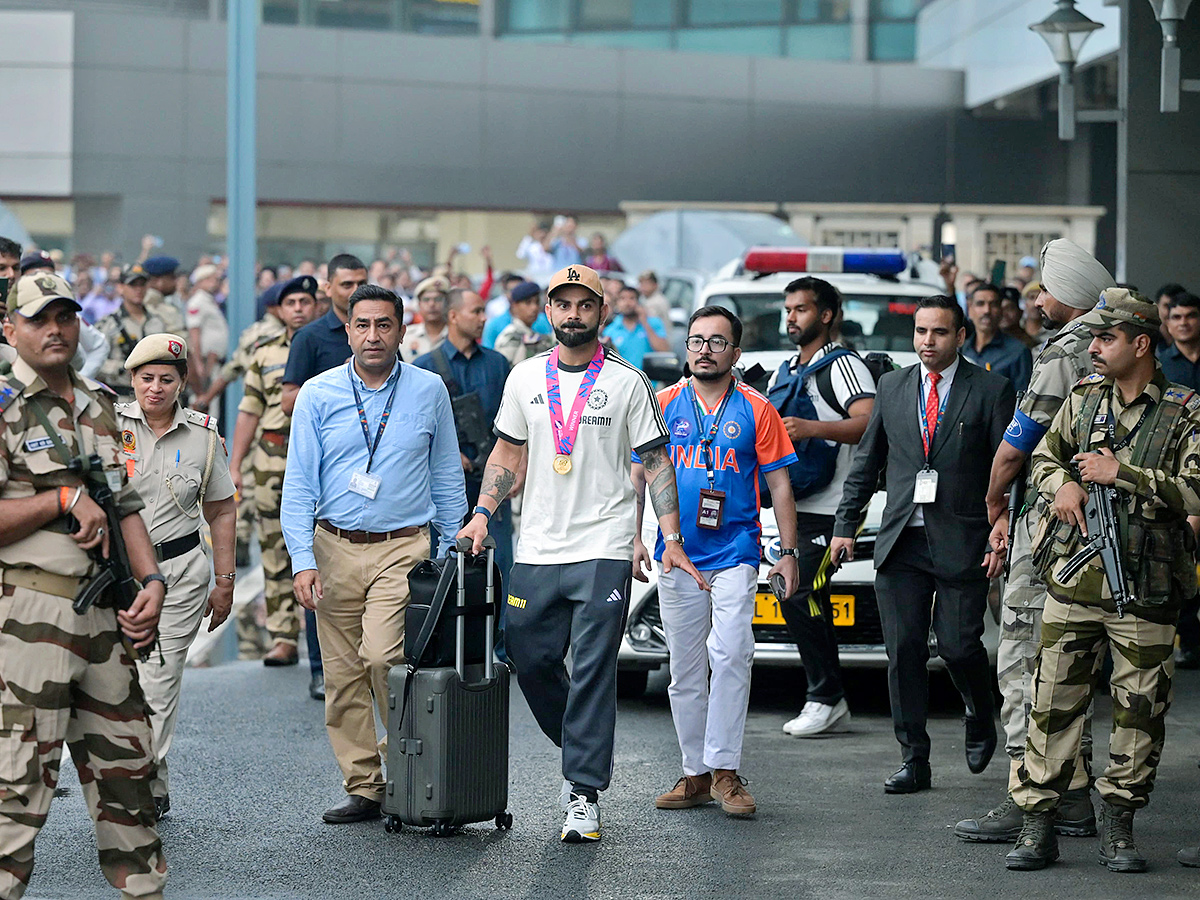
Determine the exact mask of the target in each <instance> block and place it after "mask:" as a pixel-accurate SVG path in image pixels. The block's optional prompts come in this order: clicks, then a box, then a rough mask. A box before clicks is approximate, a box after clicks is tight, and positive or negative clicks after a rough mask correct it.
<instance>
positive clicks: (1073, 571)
mask: <svg viewBox="0 0 1200 900" xmlns="http://www.w3.org/2000/svg"><path fill="white" fill-rule="evenodd" d="M1076 469H1077V471H1078V467H1076ZM1087 491H1088V499H1087V503H1086V504H1085V505H1084V507H1083V516H1084V521H1085V522H1086V523H1087V531H1088V537H1087V543H1086V544H1085V545H1084V546H1083V548H1082V549H1080V550H1079V552H1078V553H1076V554H1075V555H1074V556H1072V557H1071V558H1070V559H1068V560H1067V561H1066V563H1065V564H1064V565H1063V567H1062V568H1061V569H1060V570H1059V572H1058V580H1059V581H1060V582H1066V581H1070V580H1071V579H1072V578H1074V577H1075V576H1076V575H1077V574H1078V573H1079V571H1080V569H1082V568H1083V567H1084V566H1085V565H1087V564H1088V562H1090V561H1091V559H1092V557H1094V556H1099V557H1100V564H1101V565H1102V566H1103V567H1104V578H1105V580H1107V581H1108V590H1109V592H1110V593H1111V594H1112V598H1113V602H1114V603H1115V604H1116V606H1117V617H1118V618H1124V617H1125V607H1126V606H1128V605H1129V604H1130V603H1132V602H1133V601H1134V597H1133V595H1132V593H1130V591H1129V590H1128V588H1127V587H1126V584H1128V581H1127V580H1126V577H1125V562H1124V560H1122V559H1121V534H1120V531H1119V530H1118V528H1117V514H1116V509H1115V508H1114V507H1113V502H1114V501H1115V500H1117V499H1118V498H1119V496H1120V494H1119V493H1118V492H1117V489H1116V488H1115V487H1113V486H1112V485H1108V484H1095V483H1094V482H1093V483H1091V484H1089V485H1088V486H1087Z"/></svg>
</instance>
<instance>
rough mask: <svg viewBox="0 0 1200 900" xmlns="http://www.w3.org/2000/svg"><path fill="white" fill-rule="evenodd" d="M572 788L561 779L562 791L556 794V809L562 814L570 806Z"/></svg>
mask: <svg viewBox="0 0 1200 900" xmlns="http://www.w3.org/2000/svg"><path fill="white" fill-rule="evenodd" d="M572 790H573V787H572V785H571V782H569V781H567V779H565V778H564V779H563V783H562V790H560V791H559V792H558V808H559V809H561V810H562V811H563V812H566V811H567V807H568V806H570V805H571V791H572Z"/></svg>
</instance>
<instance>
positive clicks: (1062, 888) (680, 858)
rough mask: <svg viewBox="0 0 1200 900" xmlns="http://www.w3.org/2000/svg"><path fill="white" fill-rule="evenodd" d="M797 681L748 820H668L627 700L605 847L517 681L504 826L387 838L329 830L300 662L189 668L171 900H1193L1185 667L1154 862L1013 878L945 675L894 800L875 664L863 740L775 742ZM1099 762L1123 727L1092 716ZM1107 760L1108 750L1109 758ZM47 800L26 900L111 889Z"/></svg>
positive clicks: (893, 760)
mask: <svg viewBox="0 0 1200 900" xmlns="http://www.w3.org/2000/svg"><path fill="white" fill-rule="evenodd" d="M798 679H799V676H798V675H796V674H794V673H790V672H786V671H780V670H771V669H762V670H759V671H758V672H757V673H756V675H755V687H754V692H753V695H752V700H751V708H750V717H749V722H748V725H747V730H746V732H747V733H746V752H745V763H744V765H743V772H744V774H745V775H746V776H747V778H748V779H749V781H750V785H749V787H750V790H751V791H752V792H753V794H754V796H755V798H756V799H757V801H758V807H759V813H758V816H757V817H756V818H755V819H753V820H735V819H731V818H729V817H727V816H725V815H724V814H723V813H722V812H721V811H720V809H719V808H717V807H715V806H712V805H710V806H707V807H702V808H699V809H692V810H678V811H660V810H656V809H654V807H653V798H654V796H655V795H656V794H657V793H658V792H660V791H663V790H666V789H668V788H669V787H671V785H672V784H673V783H674V781H675V779H676V777H678V769H679V756H678V747H677V745H676V743H675V736H674V731H673V729H672V725H671V718H670V710H669V707H668V704H667V697H666V679H665V676H664V675H662V674H658V675H655V676H652V677H651V681H650V689H649V691H648V693H647V695H646V697H645V698H644V699H642V700H637V701H623V702H622V704H621V709H620V715H619V720H618V725H617V760H616V772H615V775H614V778H613V785H612V788H611V789H610V790H609V791H608V792H607V793H605V794H604V795H602V798H601V810H602V817H603V833H604V839H603V841H602V842H601V843H599V844H595V845H565V844H562V843H560V842H559V840H558V830H559V827H560V825H561V821H562V815H561V813H560V812H559V810H558V806H557V794H558V788H559V785H560V784H561V775H560V773H559V768H558V758H557V751H556V750H555V748H554V747H553V746H552V745H551V744H550V742H549V741H548V740H546V739H545V738H544V737H543V736H542V734H541V733H540V731H539V730H538V729H537V726H536V725H535V723H534V722H533V719H532V716H531V715H530V713H529V709H528V707H527V706H526V705H525V701H524V699H523V698H521V696H520V692H519V690H517V689H516V688H515V683H514V698H513V719H512V737H511V747H512V760H511V764H510V770H509V775H510V784H511V786H510V810H511V811H512V813H513V815H514V817H515V819H516V821H515V824H514V827H513V830H512V831H511V832H508V833H504V832H497V831H495V830H494V829H493V828H492V826H491V825H490V824H489V825H477V826H471V827H468V828H466V829H464V830H463V832H462V833H461V834H459V835H457V836H453V837H449V838H434V837H432V836H430V835H429V834H428V833H426V832H424V831H421V830H410V829H406V830H405V832H404V833H403V834H400V835H388V834H385V833H384V830H383V825H382V823H381V822H372V823H360V824H355V825H342V826H329V825H324V824H322V823H321V820H320V814H321V812H322V811H323V810H324V809H325V808H326V807H327V806H329V805H331V804H332V803H334V802H337V801H338V800H340V799H341V796H342V795H341V782H340V776H339V773H338V769H337V766H336V764H335V762H334V760H333V756H332V754H331V752H330V749H329V743H328V740H327V738H326V736H325V730H324V726H323V718H322V710H321V706H320V704H318V703H316V702H314V701H312V700H310V699H309V698H308V695H307V691H306V688H307V683H308V673H307V671H306V669H305V667H303V666H301V667H298V668H295V669H284V670H280V669H264V668H263V667H262V666H261V665H260V664H257V663H234V664H230V665H226V666H220V667H217V668H213V669H199V670H189V671H188V673H187V676H186V679H185V682H184V697H183V711H182V715H181V717H180V726H179V732H178V734H177V736H176V740H175V746H174V748H173V750H172V759H171V769H172V781H173V787H172V791H171V799H172V804H173V809H172V812H171V813H170V814H169V816H168V817H167V819H166V820H165V821H164V822H163V823H162V839H163V843H164V844H165V847H166V852H167V861H168V865H169V867H170V881H169V882H168V885H167V896H168V897H174V898H188V900H191V898H264V900H266V898H270V900H282V898H310V897H311V898H317V897H320V898H351V900H373V898H385V897H386V898H414V900H437V898H456V900H457V898H464V900H475V898H479V900H497V898H539V900H541V898H547V900H560V898H561V900H584V898H593V900H601V898H656V900H658V898H661V900H666V898H684V897H688V898H694V897H722V898H726V897H728V898H736V897H752V898H759V897H762V898H774V897H779V898H788V900H797V898H806V897H820V898H822V900H840V898H904V897H919V898H928V897H946V898H976V897H978V898H985V897H986V898H989V900H990V898H1007V897H1027V896H1036V897H1053V898H1055V900H1066V898H1076V897H1078V898H1089V900H1090V898H1097V897H1105V898H1108V897H1144V898H1155V900H1158V898H1172V897H1180V898H1183V897H1188V898H1196V897H1200V870H1197V869H1185V868H1183V867H1181V866H1179V865H1178V864H1177V863H1176V862H1175V851H1176V850H1177V849H1178V848H1180V847H1182V846H1184V845H1185V844H1189V843H1190V844H1191V845H1193V846H1195V844H1196V842H1197V841H1200V815H1198V814H1197V809H1198V803H1197V801H1198V800H1200V770H1198V769H1197V766H1196V764H1197V759H1198V758H1200V673H1198V672H1180V673H1178V676H1177V679H1176V685H1175V706H1174V708H1173V709H1172V710H1171V714H1170V718H1169V720H1168V726H1167V745H1166V751H1165V754H1164V758H1163V763H1162V767H1161V769H1160V770H1159V777H1158V787H1157V790H1156V792H1155V794H1154V797H1153V802H1152V803H1151V806H1150V807H1149V809H1148V810H1147V811H1145V812H1142V813H1139V815H1138V819H1137V822H1136V834H1137V835H1138V838H1139V844H1140V846H1141V847H1142V849H1143V851H1144V852H1145V853H1146V854H1147V856H1148V857H1149V859H1150V863H1151V870H1150V872H1149V873H1148V874H1145V875H1117V874H1112V873H1109V872H1108V871H1107V870H1106V869H1104V868H1103V867H1101V866H1099V865H1098V864H1097V863H1096V840H1095V839H1094V838H1064V839H1061V840H1062V855H1063V860H1062V862H1060V863H1058V864H1057V865H1055V866H1052V867H1051V868H1050V869H1048V870H1046V871H1043V872H1032V873H1011V872H1008V871H1006V870H1005V868H1004V859H1003V858H1004V854H1005V852H1006V851H1007V849H1008V848H1007V847H1006V846H1005V845H987V844H964V843H961V842H959V841H958V840H956V839H955V838H954V837H953V835H952V833H951V828H952V827H953V825H954V823H955V822H956V821H957V820H958V819H960V818H962V817H964V816H967V815H972V816H973V815H978V814H982V813H983V812H985V811H986V810H987V809H989V808H990V807H991V806H992V805H994V803H995V802H997V801H998V800H999V799H1001V798H1002V797H1003V792H1004V785H1005V781H1006V776H1007V766H1006V762H1007V758H1006V757H1004V756H1003V755H1002V753H998V754H997V757H996V759H994V760H993V762H992V765H991V766H990V768H989V769H988V771H987V772H985V773H984V774H983V775H980V776H973V775H971V774H970V773H969V772H968V771H967V767H966V763H965V762H964V760H963V753H962V742H963V736H962V726H961V724H960V720H959V716H960V715H961V707H958V706H957V704H956V701H955V698H954V697H953V692H952V691H950V690H949V689H948V687H947V684H948V682H945V681H944V677H943V678H939V680H937V681H936V682H935V691H934V693H935V714H936V718H935V720H934V721H932V722H931V727H930V732H931V734H932V737H933V747H934V757H933V783H934V788H933V790H932V791H927V792H924V793H921V794H917V795H912V796H906V797H905V796H899V797H897V796H886V795H885V794H884V793H883V787H882V782H883V779H884V778H885V777H886V776H887V775H888V774H890V773H891V772H892V771H893V770H894V769H895V767H896V765H898V760H899V752H898V748H897V745H896V743H895V740H894V738H893V737H892V731H891V721H890V719H889V718H888V716H887V688H886V684H885V680H884V675H883V673H882V672H863V673H855V674H854V676H853V677H852V679H851V685H850V687H851V694H850V700H851V706H852V708H853V709H854V712H855V717H854V721H853V732H852V733H848V734H842V735H837V736H834V737H829V738H825V739H821V740H797V739H795V738H791V737H788V736H787V735H784V734H783V733H782V732H781V731H780V725H781V724H782V723H783V722H784V721H785V720H786V719H787V718H790V717H791V716H793V715H795V714H796V711H797V708H798V706H799V705H800V703H799V702H798V701H797V700H796V699H794V692H795V690H796V688H797V680H798ZM1096 719H1097V722H1098V723H1100V724H1099V727H1098V728H1097V731H1098V732H1100V733H1099V734H1098V735H1097V745H1098V746H1097V753H1098V754H1099V753H1100V752H1101V751H1102V748H1103V747H1104V746H1105V745H1106V735H1107V730H1108V727H1107V723H1108V722H1109V721H1111V718H1110V707H1109V704H1108V702H1107V701H1106V700H1103V699H1101V700H1100V701H1099V702H1098V703H1097V711H1096ZM1098 758H1099V757H1098ZM63 786H64V787H66V788H67V795H66V796H65V797H62V798H60V799H57V800H55V802H54V805H53V808H52V810H51V814H50V818H49V822H48V823H47V825H46V827H45V828H44V829H43V831H42V834H41V837H40V838H39V840H38V843H37V868H36V870H35V872H34V875H33V883H32V885H31V888H30V890H29V892H28V894H27V895H26V896H27V897H31V898H70V900H80V898H89V900H90V898H95V897H108V896H113V894H112V892H111V891H110V890H109V888H108V885H107V884H106V883H105V882H104V880H103V877H102V876H101V874H100V871H99V868H98V866H97V863H96V855H95V844H94V839H93V836H92V830H91V823H90V821H89V819H88V817H87V812H86V810H85V808H84V804H83V801H82V798H81V796H80V793H79V788H78V781H77V780H76V777H75V773H74V770H73V769H72V767H71V766H70V765H64V777H63Z"/></svg>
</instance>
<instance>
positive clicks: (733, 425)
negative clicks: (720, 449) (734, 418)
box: [721, 422, 742, 440]
mask: <svg viewBox="0 0 1200 900" xmlns="http://www.w3.org/2000/svg"><path fill="white" fill-rule="evenodd" d="M721 431H723V432H724V433H725V437H727V438H729V439H730V440H733V439H735V438H736V437H737V436H738V435H739V434H741V433H742V426H741V425H739V424H738V423H737V422H726V423H725V425H724V426H723V427H722V428H721Z"/></svg>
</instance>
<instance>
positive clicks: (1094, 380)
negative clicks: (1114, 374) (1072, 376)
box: [1075, 372, 1104, 387]
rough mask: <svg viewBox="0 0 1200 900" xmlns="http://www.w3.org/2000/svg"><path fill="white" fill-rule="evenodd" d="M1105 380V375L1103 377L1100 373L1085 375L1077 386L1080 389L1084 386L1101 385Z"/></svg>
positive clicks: (1076, 383)
mask: <svg viewBox="0 0 1200 900" xmlns="http://www.w3.org/2000/svg"><path fill="white" fill-rule="evenodd" d="M1103 380H1104V376H1103V375H1101V374H1100V373H1099V372H1093V373H1092V374H1091V375H1084V376H1083V377H1082V378H1080V379H1079V380H1078V381H1077V382H1075V386H1076V387H1079V386H1080V385H1082V384H1099V383H1100V382H1102V381H1103Z"/></svg>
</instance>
